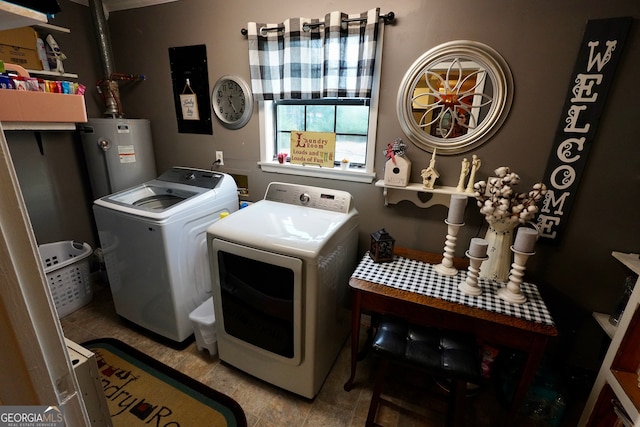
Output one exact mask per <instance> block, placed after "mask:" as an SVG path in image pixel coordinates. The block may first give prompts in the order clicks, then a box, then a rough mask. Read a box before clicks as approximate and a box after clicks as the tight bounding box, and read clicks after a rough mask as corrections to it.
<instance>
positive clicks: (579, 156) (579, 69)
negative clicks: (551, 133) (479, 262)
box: [536, 17, 633, 242]
mask: <svg viewBox="0 0 640 427" xmlns="http://www.w3.org/2000/svg"><path fill="white" fill-rule="evenodd" d="M632 21H633V19H632V18H631V17H625V18H613V19H598V20H591V21H588V22H587V28H586V29H585V33H584V37H583V40H582V44H581V45H580V51H579V52H578V58H577V60H576V65H575V67H574V70H573V74H572V76H571V83H570V88H569V93H568V94H567V98H566V100H565V104H564V108H563V109H562V111H563V116H562V117H561V118H560V124H559V125H558V130H557V131H556V136H555V143H554V145H553V148H552V150H551V153H550V156H549V160H548V162H547V170H546V172H545V178H544V180H543V182H544V183H545V184H546V186H547V188H548V191H547V194H546V195H545V197H544V199H543V200H542V201H541V206H540V211H539V214H538V218H537V221H536V222H537V224H538V227H539V228H540V237H541V238H543V239H546V240H548V241H554V242H559V239H560V236H561V235H562V231H563V230H564V228H565V227H566V225H567V218H568V215H569V211H570V210H571V205H572V204H573V199H574V198H575V193H576V191H577V188H578V183H579V181H580V177H581V175H582V171H583V170H584V167H585V163H586V160H587V155H588V154H589V149H590V148H591V144H593V142H594V139H595V135H596V130H597V127H598V122H599V120H600V116H601V115H602V110H603V108H604V104H605V100H606V98H607V93H608V91H609V87H610V86H611V83H612V81H613V77H614V74H615V70H616V66H617V65H618V62H619V60H620V56H621V55H622V48H623V45H624V42H625V39H626V38H627V34H628V33H629V29H630V28H631V22H632Z"/></svg>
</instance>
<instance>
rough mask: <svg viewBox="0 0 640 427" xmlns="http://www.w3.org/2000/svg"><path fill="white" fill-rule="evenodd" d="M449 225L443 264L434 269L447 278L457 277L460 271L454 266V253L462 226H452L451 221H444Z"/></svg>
mask: <svg viewBox="0 0 640 427" xmlns="http://www.w3.org/2000/svg"><path fill="white" fill-rule="evenodd" d="M444 222H445V224H447V239H446V240H445V242H444V253H443V254H442V262H441V263H440V264H438V265H436V266H435V267H434V269H435V271H436V272H438V273H440V274H443V275H445V276H455V275H456V274H458V270H457V269H456V268H455V267H454V266H453V253H454V252H455V250H456V240H458V237H457V236H458V231H459V229H460V227H462V226H463V225H464V223H462V224H451V223H450V222H449V220H445V221H444Z"/></svg>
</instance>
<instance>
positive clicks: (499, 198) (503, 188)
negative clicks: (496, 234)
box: [473, 166, 547, 223]
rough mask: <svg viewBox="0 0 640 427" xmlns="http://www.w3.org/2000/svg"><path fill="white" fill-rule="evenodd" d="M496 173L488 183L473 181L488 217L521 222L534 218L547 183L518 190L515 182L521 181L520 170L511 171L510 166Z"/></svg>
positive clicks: (479, 200) (480, 204)
mask: <svg viewBox="0 0 640 427" xmlns="http://www.w3.org/2000/svg"><path fill="white" fill-rule="evenodd" d="M494 173H495V174H496V176H494V177H490V178H489V180H488V184H487V182H485V181H478V182H476V183H475V184H474V185H473V188H474V189H475V190H476V191H475V192H474V196H475V198H476V200H477V204H478V207H479V208H480V213H482V214H483V215H485V219H486V220H487V221H488V222H492V221H494V220H496V219H509V218H512V219H513V220H517V221H519V222H522V223H524V222H526V221H529V220H531V219H533V217H534V215H535V214H536V213H537V212H538V207H537V206H536V203H537V202H539V201H540V200H542V197H543V196H544V195H545V194H546V192H547V187H546V186H545V185H544V184H543V183H542V182H538V183H536V184H534V185H533V188H532V190H531V191H529V192H526V193H516V192H515V191H514V189H513V186H514V185H517V184H518V183H519V182H520V176H519V175H518V174H517V173H515V172H511V171H510V170H509V168H508V167H507V166H502V167H499V168H497V169H496V170H495V171H494ZM487 187H488V188H487Z"/></svg>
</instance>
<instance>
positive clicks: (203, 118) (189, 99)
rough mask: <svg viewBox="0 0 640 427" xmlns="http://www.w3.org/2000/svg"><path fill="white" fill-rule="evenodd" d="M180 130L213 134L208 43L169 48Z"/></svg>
mask: <svg viewBox="0 0 640 427" xmlns="http://www.w3.org/2000/svg"><path fill="white" fill-rule="evenodd" d="M169 62H170V64H171V80H172V84H173V98H174V105H175V110H176V119H177V121H178V132H179V133H198V134H209V135H212V134H213V125H212V122H211V102H210V100H209V71H208V68H207V49H206V46H205V45H194V46H181V47H171V48H169Z"/></svg>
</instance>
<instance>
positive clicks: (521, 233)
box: [513, 227, 538, 254]
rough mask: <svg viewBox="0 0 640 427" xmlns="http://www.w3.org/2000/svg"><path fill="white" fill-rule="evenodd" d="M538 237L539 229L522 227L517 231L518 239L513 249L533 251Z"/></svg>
mask: <svg viewBox="0 0 640 427" xmlns="http://www.w3.org/2000/svg"><path fill="white" fill-rule="evenodd" d="M537 238H538V231H537V230H534V229H533V228H529V227H520V228H518V232H517V233H516V241H515V243H514V244H513V249H515V250H516V251H518V252H524V253H527V254H528V253H531V252H533V248H534V247H535V246H536V239H537Z"/></svg>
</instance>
